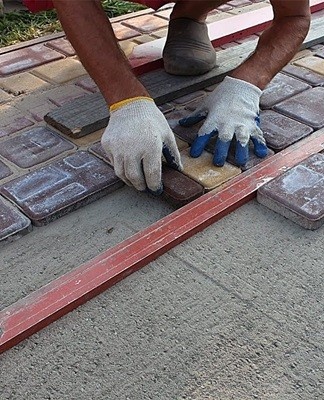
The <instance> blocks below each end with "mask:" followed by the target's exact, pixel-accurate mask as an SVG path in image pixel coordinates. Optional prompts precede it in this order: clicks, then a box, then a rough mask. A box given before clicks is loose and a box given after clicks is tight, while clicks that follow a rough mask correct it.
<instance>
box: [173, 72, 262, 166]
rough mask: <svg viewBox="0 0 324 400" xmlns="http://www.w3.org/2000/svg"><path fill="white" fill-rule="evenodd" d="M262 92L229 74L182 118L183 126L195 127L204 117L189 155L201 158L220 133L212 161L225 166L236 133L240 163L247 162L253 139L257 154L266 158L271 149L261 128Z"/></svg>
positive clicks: (237, 154)
mask: <svg viewBox="0 0 324 400" xmlns="http://www.w3.org/2000/svg"><path fill="white" fill-rule="evenodd" d="M261 94H262V91H261V90H260V89H259V88H258V87H256V86H254V85H252V84H251V83H248V82H245V81H242V80H240V79H236V78H231V77H228V76H227V77H226V78H225V79H224V81H223V82H222V83H221V84H219V85H218V86H217V87H216V89H215V90H214V91H213V92H212V93H210V95H209V96H208V97H207V98H206V100H204V101H203V102H202V104H201V106H199V107H198V108H197V109H196V110H195V111H194V112H192V113H191V114H190V115H189V116H188V117H186V118H183V119H182V120H180V121H179V123H180V125H182V126H192V125H194V124H196V123H198V122H200V121H202V120H204V119H205V122H204V124H203V125H202V127H201V128H200V129H199V132H198V135H197V137H196V139H195V141H194V142H193V144H192V146H191V149H190V155H191V156H192V157H199V156H200V155H201V153H202V152H203V150H204V148H205V146H206V145H207V143H208V141H209V140H210V139H211V138H212V137H213V136H215V135H218V137H217V140H216V145H215V153H214V158H213V163H214V164H215V165H217V166H219V167H222V166H223V165H224V163H225V161H226V158H227V155H228V151H229V147H230V144H231V141H232V139H233V137H234V135H235V137H236V140H237V144H236V149H235V162H236V163H237V165H244V164H246V162H247V161H248V158H249V140H250V139H251V140H252V142H253V144H254V153H255V154H256V155H257V156H258V157H261V158H262V157H265V156H266V155H267V154H268V149H267V145H266V142H265V140H264V137H263V133H262V131H261V129H260V128H259V111H260V110H259V102H260V96H261Z"/></svg>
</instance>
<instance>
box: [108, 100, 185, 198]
mask: <svg viewBox="0 0 324 400" xmlns="http://www.w3.org/2000/svg"><path fill="white" fill-rule="evenodd" d="M101 144H102V147H103V148H104V150H105V152H106V153H107V155H108V158H109V160H110V162H111V164H112V165H113V166H114V169H115V173H116V175H117V176H118V177H119V178H120V179H122V180H123V181H124V182H125V183H126V184H127V185H129V186H134V187H135V188H136V189H137V190H141V191H144V190H146V189H149V190H150V191H151V192H153V193H155V194H161V193H162V191H163V185H162V180H161V170H162V160H161V156H162V153H163V155H164V157H165V159H166V161H167V162H168V164H169V165H170V166H171V167H172V168H174V169H178V170H181V169H182V165H181V160H180V154H179V150H178V147H177V145H176V141H175V138H174V134H173V132H172V131H171V128H170V127H169V125H168V123H167V121H166V119H165V117H164V115H163V114H162V112H161V111H160V110H159V109H158V107H157V106H156V105H155V103H154V101H153V99H151V98H149V97H134V98H131V99H127V100H123V101H121V102H119V103H116V104H114V105H112V106H111V107H110V120H109V123H108V126H107V128H106V130H105V131H104V133H103V136H102V138H101Z"/></svg>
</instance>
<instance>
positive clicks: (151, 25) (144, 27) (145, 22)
mask: <svg viewBox="0 0 324 400" xmlns="http://www.w3.org/2000/svg"><path fill="white" fill-rule="evenodd" d="M123 25H126V26H129V27H131V28H134V29H137V30H139V31H140V32H142V33H150V32H153V31H156V30H158V29H161V28H164V27H166V26H167V25H168V21H167V20H165V19H164V18H159V17H156V16H154V15H141V16H139V17H135V18H130V19H127V20H125V21H124V22H123Z"/></svg>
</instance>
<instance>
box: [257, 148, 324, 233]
mask: <svg viewBox="0 0 324 400" xmlns="http://www.w3.org/2000/svg"><path fill="white" fill-rule="evenodd" d="M257 198H258V201H259V202H260V203H261V204H263V205H265V206H266V207H268V208H270V209H271V210H273V211H275V212H277V213H279V214H281V215H283V216H284V217H286V218H289V219H290V220H292V221H294V222H296V223H297V224H299V225H301V226H303V227H304V228H306V229H312V230H314V229H317V228H319V227H320V226H321V225H322V224H323V222H324V155H323V154H315V155H313V156H311V157H309V158H308V159H307V160H305V161H304V162H302V163H301V164H299V165H297V166H296V167H294V168H292V169H290V170H289V171H287V172H286V173H284V174H283V175H281V176H279V177H277V178H276V179H274V180H272V181H271V182H269V183H268V184H266V185H264V186H263V187H261V188H260V189H259V190H258V195H257Z"/></svg>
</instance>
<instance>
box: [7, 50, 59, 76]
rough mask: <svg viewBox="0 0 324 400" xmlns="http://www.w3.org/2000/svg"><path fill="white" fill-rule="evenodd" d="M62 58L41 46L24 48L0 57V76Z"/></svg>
mask: <svg viewBox="0 0 324 400" xmlns="http://www.w3.org/2000/svg"><path fill="white" fill-rule="evenodd" d="M63 57H64V56H63V55H62V54H60V53H58V52H56V51H54V50H52V49H49V48H48V47H46V46H44V45H43V44H37V45H35V46H30V47H25V48H23V49H19V50H15V51H11V52H10V53H6V54H1V55H0V76H6V75H10V74H15V73H17V72H21V71H25V70H27V69H30V68H35V67H38V66H40V65H42V64H46V63H48V62H51V61H54V60H58V59H60V58H63Z"/></svg>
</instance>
